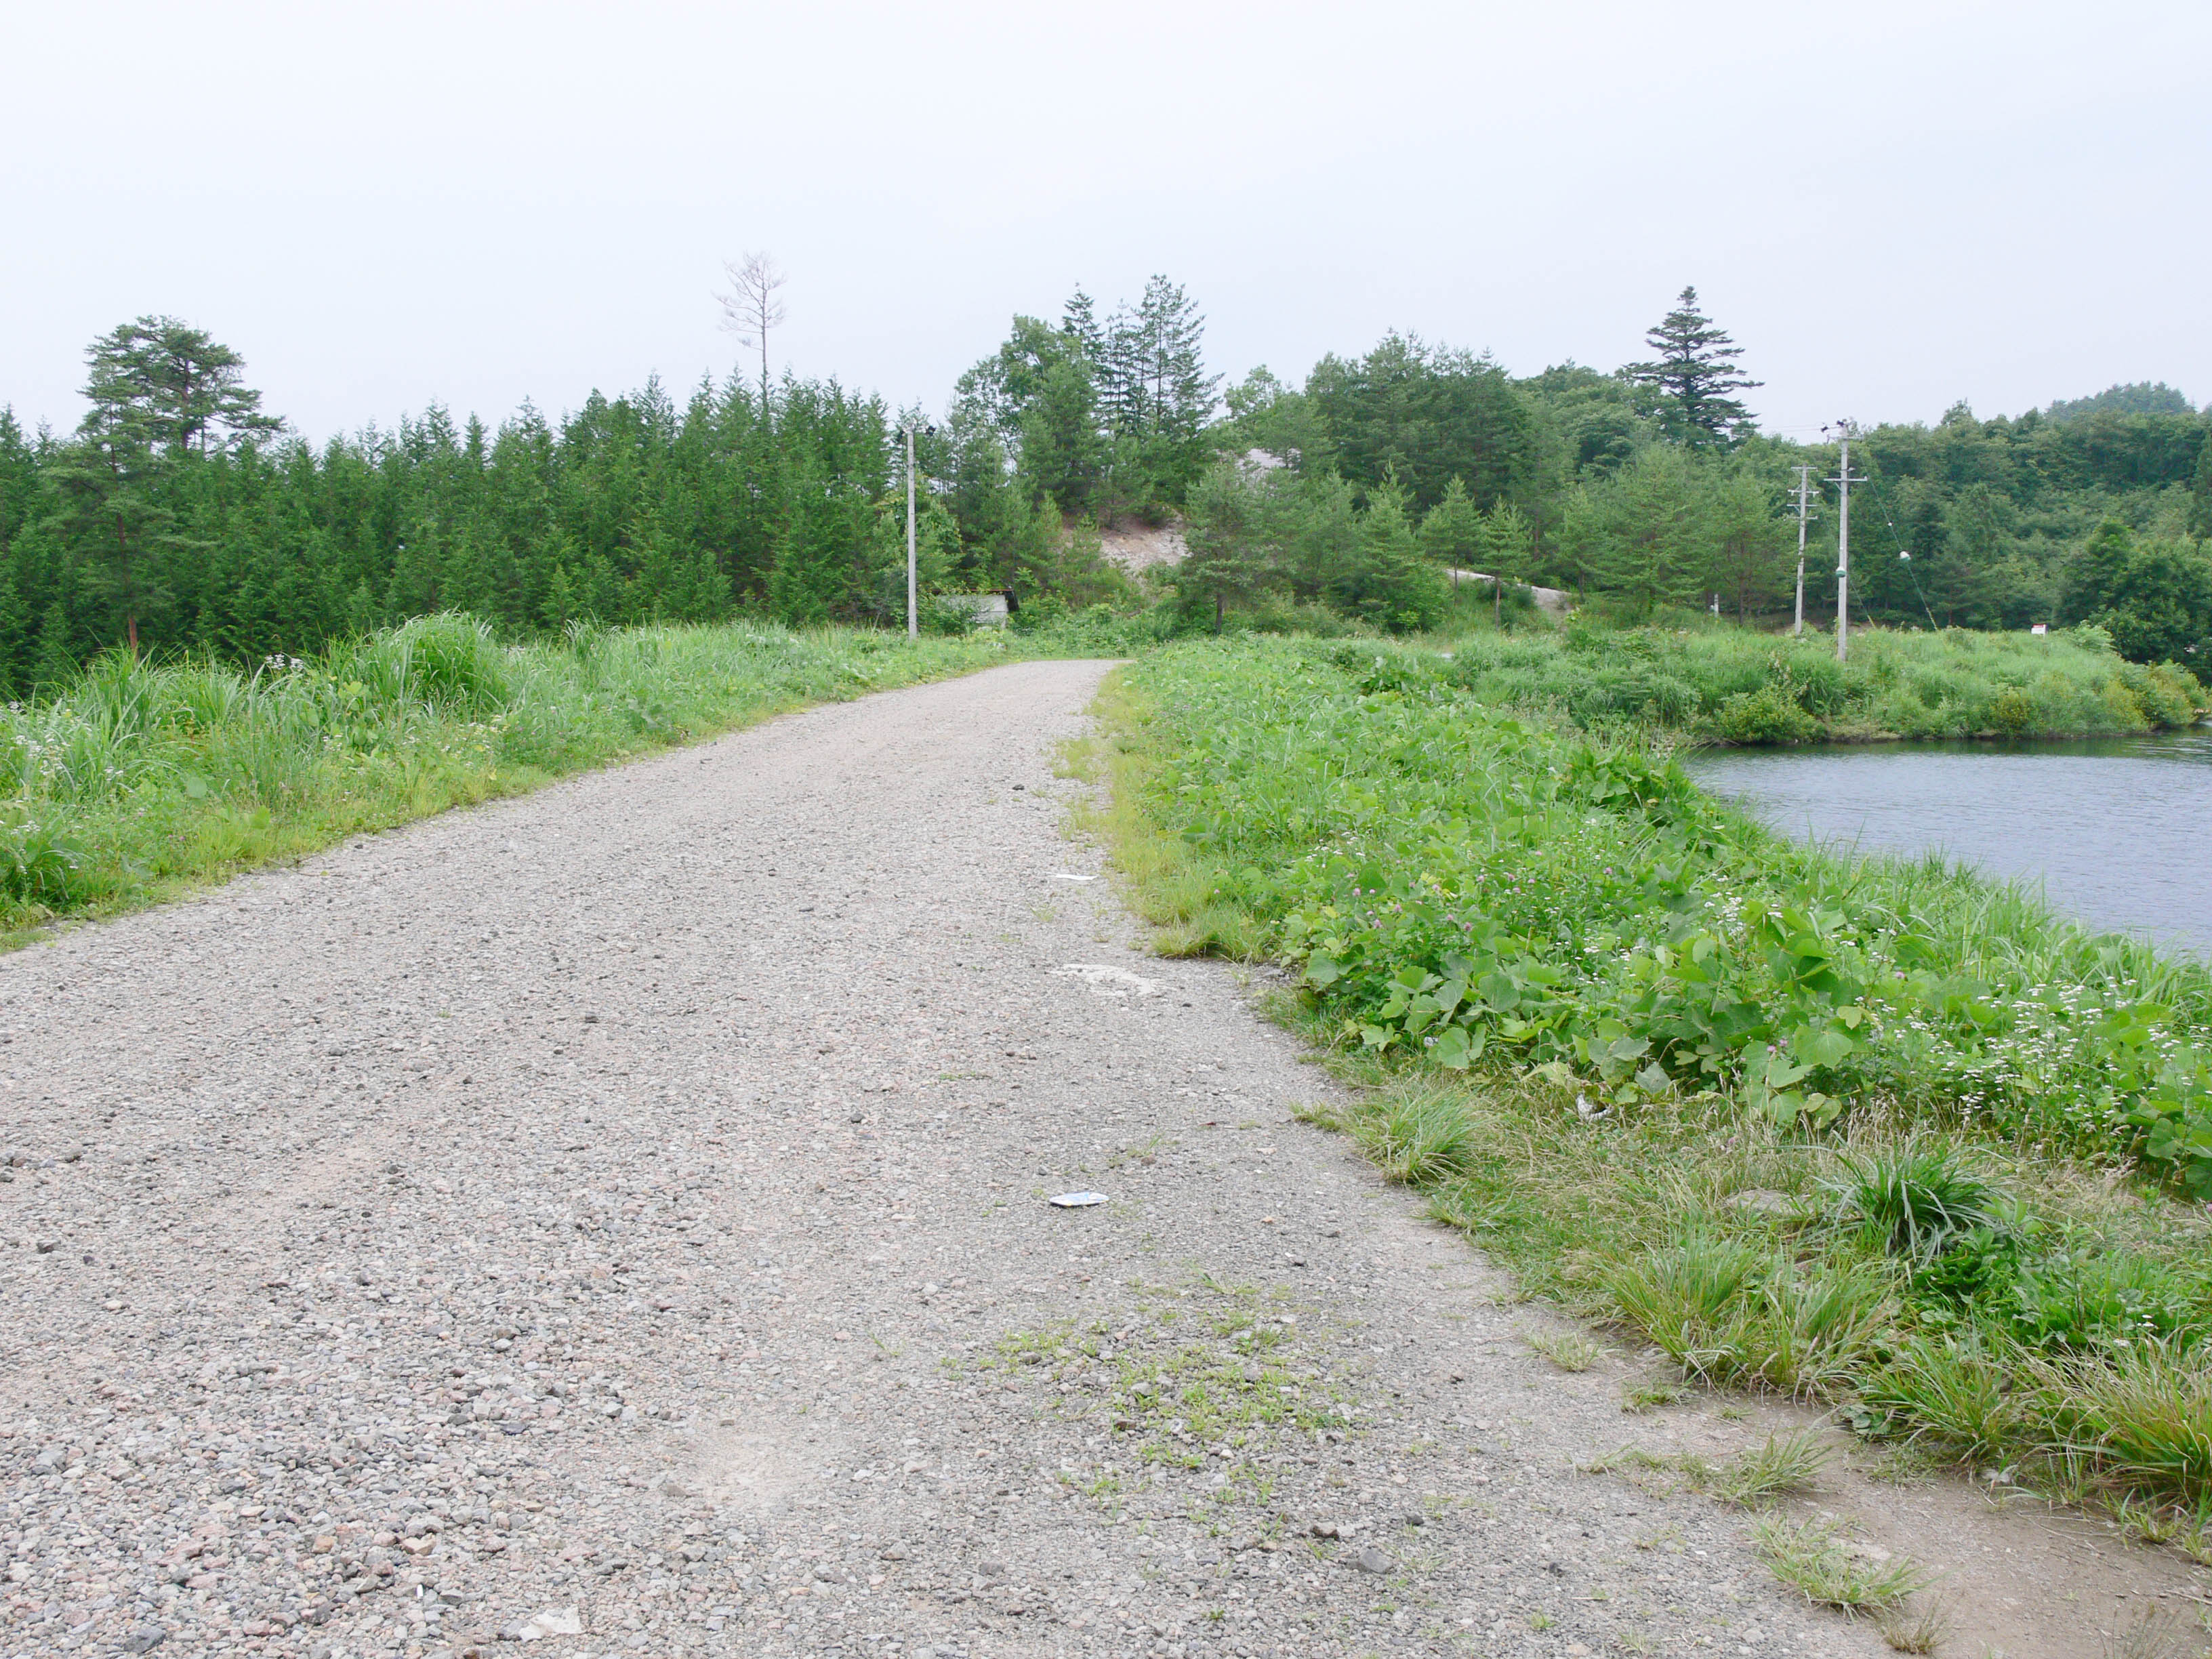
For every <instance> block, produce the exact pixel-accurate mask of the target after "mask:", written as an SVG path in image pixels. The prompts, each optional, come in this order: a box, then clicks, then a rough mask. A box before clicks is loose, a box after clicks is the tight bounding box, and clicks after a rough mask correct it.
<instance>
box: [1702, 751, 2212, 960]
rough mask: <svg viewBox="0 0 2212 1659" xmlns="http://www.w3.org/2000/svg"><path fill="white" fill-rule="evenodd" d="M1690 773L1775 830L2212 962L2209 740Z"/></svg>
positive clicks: (1821, 754)
mask: <svg viewBox="0 0 2212 1659" xmlns="http://www.w3.org/2000/svg"><path fill="white" fill-rule="evenodd" d="M1683 766H1684V768H1685V769H1686V770H1687V771H1688V772H1689V773H1690V775H1692V777H1694V778H1695V779H1696V780H1697V781H1698V782H1699V785H1700V786H1701V787H1704V788H1705V789H1707V790H1709V791H1711V793H1715V794H1719V795H1726V796H1729V797H1731V798H1733V799H1735V801H1736V803H1737V804H1738V805H1741V806H1743V807H1745V808H1747V810H1749V811H1752V812H1753V813H1755V814H1756V815H1757V816H1758V817H1759V818H1761V819H1762V820H1764V821H1765V823H1767V824H1768V825H1770V826H1771V827H1772V828H1773V829H1778V830H1781V831H1783V832H1784V833H1785V834H1788V835H1792V836H1799V837H1801V838H1809V839H1811V840H1814V841H1820V842H1832V843H1843V844H1844V845H1845V846H1856V847H1857V848H1858V849H1859V850H1861V851H1863V852H1875V851H1881V852H1899V853H1923V852H1929V851H1938V852H1942V853H1943V854H1946V855H1948V857H1951V858H1954V859H1956V860H1960V861H1961V862H1963V863H1966V864H1970V865H1972V866H1974V867H1975V868H1976V869H1978V870H1979V871H1981V872H1983V873H1984V874H1985V875H1992V876H2008V877H2012V878H2016V879H2020V880H2023V881H2027V882H2029V883H2032V884H2033V883H2039V884H2041V885H2042V888H2043V890H2044V893H2045V896H2047V897H2048V898H2049V899H2050V901H2051V904H2052V906H2053V907H2054V908H2057V909H2058V910H2060V911H2062V912H2063V913H2065V914H2066V915H2070V916H2074V917H2075V918H2077V919H2078V920H2080V921H2084V922H2086V923H2088V924H2089V925H2091V926H2093V927H2108V928H2113V929H2118V930H2121V931H2124V932H2129V933H2141V934H2144V935H2147V936H2148V937H2150V938H2153V939H2157V940H2159V941H2160V943H2161V944H2164V945H2168V946H2172V947H2178V948H2180V949H2184V950H2186V951H2191V952H2192V953H2194V954H2195V955H2197V956H2198V957H2212V732H2185V733H2181V734H2179V735H2174V736H2164V737H2154V738H2099V739H2096V740H2093V741H2090V742H2083V743H2063V744H2034V745H2029V744H2021V745H2018V746H2013V745H2006V746H2003V747H1992V746H1990V745H1987V744H1882V745H1878V746H1873V747H1850V748H1843V747H1838V748H1830V749H1789V750H1706V751H1703V752H1700V753H1698V754H1693V755H1690V756H1686V757H1684V759H1683Z"/></svg>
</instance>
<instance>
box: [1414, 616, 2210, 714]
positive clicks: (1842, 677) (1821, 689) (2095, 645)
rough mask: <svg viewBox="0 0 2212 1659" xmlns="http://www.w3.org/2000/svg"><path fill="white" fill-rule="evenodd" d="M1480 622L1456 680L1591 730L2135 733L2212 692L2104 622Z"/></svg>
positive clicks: (1459, 645)
mask: <svg viewBox="0 0 2212 1659" xmlns="http://www.w3.org/2000/svg"><path fill="white" fill-rule="evenodd" d="M1471 620H1472V621H1473V622H1474V631H1471V632H1469V633H1468V634H1466V635H1463V636H1462V637H1458V638H1455V639H1450V640H1445V641H1440V643H1441V644H1442V645H1443V648H1445V649H1447V650H1449V651H1450V652H1451V653H1452V659H1453V667H1452V669H1451V670H1449V673H1450V675H1451V677H1452V678H1453V679H1454V680H1455V682H1456V683H1457V684H1461V685H1462V686H1464V687H1466V688H1467V689H1468V690H1470V691H1472V692H1473V693H1474V695H1475V696H1476V697H1477V698H1478V699H1479V700H1480V701H1482V702H1490V703H1496V704H1498V705H1501V706H1507V707H1514V708H1523V709H1528V710H1530V711H1542V710H1548V711H1552V712H1553V713H1556V714H1558V715H1560V716H1562V717H1564V718H1565V719H1566V720H1570V721H1571V722H1573V723H1574V724H1575V725H1577V726H1581V727H1582V728H1583V729H1585V730H1605V729H1608V728H1612V727H1616V726H1624V725H1639V726H1663V727H1667V728H1669V729H1672V730H1674V731H1678V732H1681V733H1683V734H1684V735H1686V736H1688V737H1692V738H1699V739H1705V740H1717V741H1720V742H1728V743H1808V742H1814V741H1819V740H1826V741H1834V742H1847V743H1848V742H1863V741H1867V740H1869V739H1875V738H1977V737H1994V738H2029V737H2075V736H2097V735H2111V736H2121V735H2125V734H2127V733H2130V732H2147V731H2154V730H2159V729H2162V728H2169V727H2176V726H2189V725H2192V724H2194V723H2195V722H2196V720H2197V719H2198V718H2199V717H2200V716H2201V715H2202V714H2203V713H2204V711H2205V709H2206V708H2207V707H2208V706H2212V702H2208V698H2207V696H2206V694H2205V691H2204V688H2203V686H2202V685H2200V684H2198V683H2197V679H2196V678H2195V677H2194V676H2193V675H2191V674H2188V673H2186V672H2185V671H2181V670H2179V669H2175V668H2172V667H2145V666H2143V665H2140V664H2136V663H2130V662H2124V661H2122V660H2121V659H2119V658H2118V656H2116V655H2115V654H2114V653H2113V652H2112V646H2111V642H2110V641H2108V640H2107V639H2106V636H2105V635H2104V634H2103V633H2102V631H2101V630H2100V629H2093V628H2082V629H2067V630H2064V631H2063V632H2060V633H2057V634H2051V635H2040V636H2038V635H2027V634H1978V633H1971V632H1968V631H1967V630H1966V629H1944V630H1943V631H1942V632H1941V633H1927V634H1923V633H1917V632H1911V633H1907V632H1900V631H1896V630H1893V629H1862V630H1860V631H1858V632H1857V633H1855V634H1854V635H1852V638H1851V648H1850V661H1849V662H1848V663H1847V664H1838V662H1837V661H1836V647H1835V641H1834V639H1833V638H1832V636H1830V635H1825V634H1808V635H1805V636H1804V637H1803V638H1801V639H1796V640H1793V639H1790V638H1789V637H1788V636H1787V635H1776V634H1766V633H1760V632H1758V631H1755V630H1753V629H1741V628H1737V627H1735V626H1734V625H1732V624H1729V623H1711V624H1705V623H1702V622H1700V623H1699V625H1698V626H1696V627H1693V628H1686V629H1664V628H1626V629H1612V628H1607V627H1605V626H1603V625H1601V624H1598V623H1588V622H1582V621H1576V622H1571V623H1566V624H1565V626H1564V627H1559V628H1553V627H1549V626H1547V625H1544V624H1543V623H1541V622H1539V621H1535V620H1534V619H1533V618H1532V619H1531V620H1530V623H1528V625H1524V626H1522V628H1520V629H1516V630H1515V631H1512V632H1506V633H1501V632H1499V631H1498V630H1497V629H1492V628H1486V627H1483V626H1481V623H1482V621H1483V618H1481V617H1480V616H1477V617H1474V618H1472V619H1471Z"/></svg>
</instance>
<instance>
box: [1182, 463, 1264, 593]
mask: <svg viewBox="0 0 2212 1659" xmlns="http://www.w3.org/2000/svg"><path fill="white" fill-rule="evenodd" d="M1261 491H1262V484H1261V480H1260V479H1258V478H1257V477H1255V476H1254V475H1253V474H1252V473H1251V472H1250V471H1248V470H1247V469H1246V468H1244V467H1243V466H1240V465H1238V464H1237V462H1235V461H1233V460H1219V461H1216V462H1215V463H1214V464H1213V465H1212V466H1210V467H1208V468H1207V469H1206V471H1204V472H1203V473H1201V474H1200V476H1199V478H1198V481H1197V482H1196V483H1194V484H1193V485H1192V486H1191V489H1190V496H1189V504H1188V518H1187V520H1185V526H1184V531H1183V540H1184V543H1185V544H1186V545H1187V546H1188V549H1189V551H1188V553H1187V554H1185V555H1184V556H1183V557H1182V560H1181V561H1179V562H1177V563H1176V564H1174V565H1173V566H1170V568H1169V573H1168V580H1169V581H1170V583H1172V584H1173V586H1174V588H1175V592H1176V598H1177V599H1180V600H1181V601H1182V609H1183V611H1185V613H1186V614H1188V615H1189V616H1192V617H1199V616H1203V615H1205V614H1206V613H1207V612H1209V611H1210V612H1211V613H1212V623H1213V631H1214V632H1215V633H1217V634H1218V633H1219V632H1220V631H1221V629H1222V625H1223V623H1225V621H1226V619H1227V617H1228V614H1229V607H1230V605H1231V604H1232V603H1234V604H1245V603H1249V602H1250V601H1251V600H1252V599H1256V598H1257V597H1258V596H1259V595H1261V593H1264V592H1267V589H1268V588H1269V587H1271V586H1273V582H1274V571H1273V560H1272V558H1271V557H1270V550H1269V547H1268V540H1269V538H1268V534H1267V516H1268V514H1267V502H1266V501H1265V499H1264V497H1263V495H1262V493H1261Z"/></svg>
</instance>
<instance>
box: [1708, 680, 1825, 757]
mask: <svg viewBox="0 0 2212 1659" xmlns="http://www.w3.org/2000/svg"><path fill="white" fill-rule="evenodd" d="M1717 729H1718V733H1719V735H1720V736H1721V737H1723V738H1726V739H1727V740H1728V741H1729V742H1730V743H1810V742H1812V741H1813V739H1814V738H1817V737H1819V736H1820V721H1818V720H1814V718H1813V716H1812V715H1810V714H1807V713H1806V712H1805V710H1804V709H1802V708H1799V707H1798V706H1797V704H1796V702H1793V701H1791V700H1790V696H1788V694H1787V693H1786V692H1784V690H1782V688H1781V687H1779V686H1776V685H1762V686H1760V687H1759V690H1756V691H1753V692H1748V693H1746V694H1744V695H1742V696H1734V697H1730V698H1729V700H1728V701H1727V702H1725V703H1723V705H1722V707H1721V713H1720V719H1719V720H1718V721H1717Z"/></svg>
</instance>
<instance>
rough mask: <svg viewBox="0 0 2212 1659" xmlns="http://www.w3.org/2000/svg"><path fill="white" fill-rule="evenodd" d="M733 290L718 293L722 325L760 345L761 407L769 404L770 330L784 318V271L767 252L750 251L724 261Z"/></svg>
mask: <svg viewBox="0 0 2212 1659" xmlns="http://www.w3.org/2000/svg"><path fill="white" fill-rule="evenodd" d="M722 269H723V270H725V271H726V272H727V273H728V274H729V278H730V288H731V292H729V293H727V294H717V295H715V296H714V297H715V298H716V299H717V300H719V301H721V303H722V326H723V327H724V328H726V329H727V330H728V331H730V332H731V333H732V334H734V335H736V336H737V337H738V343H740V344H742V345H748V346H749V345H752V344H755V343H757V344H758V345H759V346H760V356H761V408H762V409H763V410H766V409H767V408H768V331H769V330H770V329H772V328H774V327H775V326H776V325H779V324H780V323H781V322H782V321H783V301H781V300H779V299H777V298H776V297H775V291H776V289H780V288H781V287H782V286H783V282H784V276H783V272H782V270H781V269H779V268H778V266H777V264H776V263H775V260H774V259H772V258H769V256H768V255H767V254H765V253H747V254H746V255H745V257H744V258H742V259H729V260H726V261H724V262H723V265H722Z"/></svg>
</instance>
